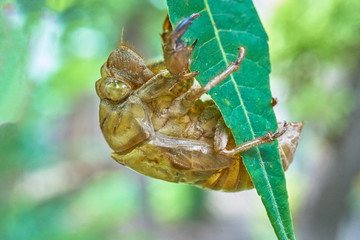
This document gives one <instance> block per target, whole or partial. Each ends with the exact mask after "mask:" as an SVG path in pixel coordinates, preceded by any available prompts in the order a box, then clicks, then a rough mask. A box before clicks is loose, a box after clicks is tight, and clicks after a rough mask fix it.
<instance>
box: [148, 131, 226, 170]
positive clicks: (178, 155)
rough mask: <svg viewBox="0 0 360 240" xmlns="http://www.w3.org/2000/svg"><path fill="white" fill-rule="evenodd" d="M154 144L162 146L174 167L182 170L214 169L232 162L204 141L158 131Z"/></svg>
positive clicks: (224, 166)
mask: <svg viewBox="0 0 360 240" xmlns="http://www.w3.org/2000/svg"><path fill="white" fill-rule="evenodd" d="M153 144H154V145H156V146H158V147H160V148H161V149H162V150H163V151H164V153H165V154H166V155H167V156H168V159H169V160H170V162H171V164H172V165H173V167H175V168H177V169H180V170H191V171H213V170H219V169H223V168H227V167H229V166H230V165H231V162H232V161H231V158H229V157H226V156H223V155H220V154H217V153H216V152H215V151H214V149H213V146H211V145H209V144H207V143H205V142H203V141H198V140H192V139H182V138H176V137H171V136H168V135H165V134H161V133H156V137H155V140H154V141H153Z"/></svg>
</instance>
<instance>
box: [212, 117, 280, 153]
mask: <svg viewBox="0 0 360 240" xmlns="http://www.w3.org/2000/svg"><path fill="white" fill-rule="evenodd" d="M286 130H287V123H286V122H285V121H284V123H283V125H282V126H281V127H280V128H279V129H278V130H277V131H276V132H270V133H268V134H265V135H264V136H261V137H258V138H254V139H253V140H250V141H248V142H245V143H243V144H241V145H239V146H237V147H235V148H234V149H231V150H227V149H223V150H220V151H219V153H220V154H223V155H225V156H234V155H235V154H239V153H241V152H244V151H246V150H249V149H250V148H253V147H256V146H259V145H262V144H265V143H270V142H272V141H274V140H275V139H277V138H279V137H281V136H282V135H283V134H284V133H285V132H286Z"/></svg>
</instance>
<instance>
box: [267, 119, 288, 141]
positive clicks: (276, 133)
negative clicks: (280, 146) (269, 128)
mask: <svg viewBox="0 0 360 240" xmlns="http://www.w3.org/2000/svg"><path fill="white" fill-rule="evenodd" d="M287 128H288V124H287V122H286V121H284V122H283V125H282V127H281V128H280V129H279V130H277V131H276V132H275V133H274V134H271V136H270V138H271V140H275V139H277V138H279V137H281V135H283V134H284V133H285V132H286V130H287Z"/></svg>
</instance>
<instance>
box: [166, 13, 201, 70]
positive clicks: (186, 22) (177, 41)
mask: <svg viewBox="0 0 360 240" xmlns="http://www.w3.org/2000/svg"><path fill="white" fill-rule="evenodd" d="M199 16H200V14H199V13H193V14H191V15H190V16H189V17H187V18H185V19H183V20H181V21H180V22H179V24H178V25H177V26H176V27H175V29H174V30H173V31H172V29H171V25H169V24H170V21H169V18H168V17H167V18H166V19H165V22H164V25H163V33H162V34H161V37H162V39H163V44H162V47H163V52H164V60H165V65H166V68H167V69H168V70H169V71H170V72H171V73H173V74H175V75H182V74H184V73H186V72H187V71H188V67H189V63H190V54H191V52H192V51H193V49H194V47H195V44H196V42H197V40H195V42H194V43H193V44H191V46H190V47H189V46H188V43H184V41H183V40H181V37H182V36H183V35H184V34H185V32H186V31H187V30H188V29H189V27H190V25H191V24H192V23H193V21H194V20H195V19H196V18H197V17H199Z"/></svg>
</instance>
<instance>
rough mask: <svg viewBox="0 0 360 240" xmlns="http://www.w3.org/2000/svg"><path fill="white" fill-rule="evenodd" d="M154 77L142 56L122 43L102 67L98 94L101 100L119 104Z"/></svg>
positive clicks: (97, 88) (98, 82) (97, 86)
mask: <svg viewBox="0 0 360 240" xmlns="http://www.w3.org/2000/svg"><path fill="white" fill-rule="evenodd" d="M153 76H154V73H153V72H151V71H150V70H149V69H148V68H147V67H146V65H145V62H144V60H143V59H142V58H141V56H140V55H139V54H137V53H136V52H135V51H134V50H132V49H131V47H130V46H128V45H126V44H124V43H120V44H119V46H118V47H117V48H116V49H115V50H114V51H113V52H112V53H111V54H110V56H109V58H108V60H107V61H106V63H105V64H104V65H103V66H102V67H101V77H102V78H101V79H99V80H98V81H97V82H96V92H97V94H98V96H99V97H100V98H101V99H107V100H110V101H112V102H116V103H119V102H121V101H123V100H124V99H126V98H127V97H128V96H129V95H130V94H131V93H132V92H133V91H134V90H136V89H137V88H139V87H140V86H141V85H142V84H144V83H145V82H146V81H147V80H149V79H150V78H151V77H153Z"/></svg>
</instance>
